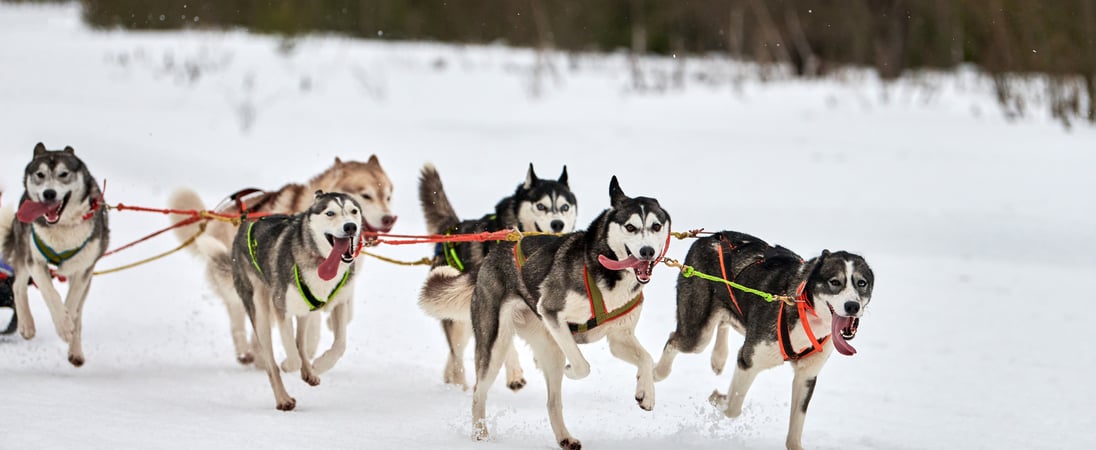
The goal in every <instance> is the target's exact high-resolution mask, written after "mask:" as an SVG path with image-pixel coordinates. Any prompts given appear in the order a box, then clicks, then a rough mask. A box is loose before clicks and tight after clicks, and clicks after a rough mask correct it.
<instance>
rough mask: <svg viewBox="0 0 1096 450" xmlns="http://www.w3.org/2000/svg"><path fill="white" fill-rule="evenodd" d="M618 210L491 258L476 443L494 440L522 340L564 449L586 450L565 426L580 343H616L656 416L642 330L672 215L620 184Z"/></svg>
mask: <svg viewBox="0 0 1096 450" xmlns="http://www.w3.org/2000/svg"><path fill="white" fill-rule="evenodd" d="M609 198H610V200H611V202H610V205H611V206H610V208H609V209H607V210H605V211H603V212H602V213H601V214H599V215H598V216H597V218H596V219H594V221H593V223H591V224H590V226H589V228H588V229H587V230H586V231H576V232H573V233H569V234H565V235H562V236H551V235H540V236H531V237H527V238H525V239H522V240H521V241H520V242H518V243H514V242H505V243H500V244H499V247H498V248H496V249H495V250H494V251H492V252H490V253H488V254H487V258H486V259H484V261H483V265H482V267H481V268H480V272H479V275H478V276H477V277H476V285H475V288H474V291H473V295H472V299H471V301H472V305H471V317H472V332H473V336H474V337H475V367H476V383H475V387H474V388H473V394H472V426H473V429H474V437H475V438H477V439H486V438H487V437H488V431H487V425H486V422H485V417H486V409H487V408H486V406H487V405H486V404H487V393H488V391H489V389H490V387H491V384H492V383H493V382H494V380H495V378H496V377H497V376H498V372H499V369H500V368H501V366H502V362H503V359H504V358H506V356H507V354H508V352H509V351H510V348H512V347H513V342H512V341H513V336H514V335H515V334H516V335H518V336H520V337H521V338H522V339H524V340H525V341H526V342H527V343H528V344H529V345H530V347H532V350H533V354H534V358H535V359H536V361H537V367H538V368H540V370H541V371H542V372H543V373H544V378H545V382H546V385H547V388H548V418H549V422H550V423H551V426H552V431H553V432H554V433H555V438H556V442H557V443H558V444H559V445H560V446H561V447H563V448H566V449H577V448H581V444H580V443H579V441H578V440H577V439H575V438H574V437H573V436H571V433H570V432H568V431H567V427H566V426H565V425H564V423H563V403H562V397H561V392H560V389H561V385H562V381H563V376H564V375H567V376H568V377H569V378H572V379H581V378H584V377H586V376H587V375H589V374H590V364H589V362H587V360H586V358H585V357H584V356H583V355H582V352H581V351H580V350H579V347H578V344H582V343H590V342H595V341H598V340H600V339H602V338H608V341H609V348H610V350H611V351H612V353H613V355H614V356H616V357H617V358H620V359H622V360H624V361H627V362H629V363H631V364H634V365H636V366H637V367H638V373H637V376H636V378H637V382H636V390H635V396H634V397H635V400H636V401H637V402H638V403H639V407H640V408H643V409H645V410H651V409H653V408H654V405H655V391H654V379H653V373H652V368H653V366H654V362H653V360H652V359H651V355H650V354H648V353H647V351H646V350H644V349H643V347H642V346H641V345H640V343H639V341H638V340H637V339H636V337H635V334H634V330H635V326H636V323H637V322H638V320H639V314H640V311H641V310H642V308H643V306H642V301H643V296H642V292H643V286H644V285H645V284H646V283H647V282H649V281H650V280H651V269H652V268H653V267H654V265H655V263H656V262H657V261H658V259H659V257H660V256H661V255H662V253H663V252H664V250H665V248H666V245H667V244H668V238H669V236H670V235H669V233H670V216H669V214H668V213H667V212H666V211H665V210H664V209H662V207H661V206H659V204H658V201H657V200H655V199H653V198H647V197H635V198H631V197H628V196H627V195H625V194H624V192H623V191H622V190H621V188H620V184H619V183H618V181H617V178H616V177H613V179H612V181H611V182H610V184H609Z"/></svg>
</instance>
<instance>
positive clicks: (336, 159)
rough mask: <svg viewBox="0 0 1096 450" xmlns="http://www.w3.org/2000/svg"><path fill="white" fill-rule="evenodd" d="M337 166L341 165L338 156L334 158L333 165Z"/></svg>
mask: <svg viewBox="0 0 1096 450" xmlns="http://www.w3.org/2000/svg"><path fill="white" fill-rule="evenodd" d="M339 164H342V158H339V157H338V156H336V157H335V165H336V166H337V165H339Z"/></svg>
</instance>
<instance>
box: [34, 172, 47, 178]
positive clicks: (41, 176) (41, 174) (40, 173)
mask: <svg viewBox="0 0 1096 450" xmlns="http://www.w3.org/2000/svg"><path fill="white" fill-rule="evenodd" d="M34 176H36V177H38V179H39V180H43V179H45V178H46V174H44V173H42V172H38V173H36V174H34Z"/></svg>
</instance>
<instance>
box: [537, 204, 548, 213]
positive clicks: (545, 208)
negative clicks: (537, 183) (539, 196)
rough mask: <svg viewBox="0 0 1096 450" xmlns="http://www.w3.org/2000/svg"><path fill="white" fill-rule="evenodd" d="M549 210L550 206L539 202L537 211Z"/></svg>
mask: <svg viewBox="0 0 1096 450" xmlns="http://www.w3.org/2000/svg"><path fill="white" fill-rule="evenodd" d="M547 210H548V207H547V206H544V204H543V203H537V211H547Z"/></svg>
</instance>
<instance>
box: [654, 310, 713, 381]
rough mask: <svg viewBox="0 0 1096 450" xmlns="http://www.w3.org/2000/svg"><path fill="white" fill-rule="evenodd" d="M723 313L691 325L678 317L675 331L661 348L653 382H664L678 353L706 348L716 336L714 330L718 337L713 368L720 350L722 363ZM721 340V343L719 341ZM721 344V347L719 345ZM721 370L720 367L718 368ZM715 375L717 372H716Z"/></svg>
mask: <svg viewBox="0 0 1096 450" xmlns="http://www.w3.org/2000/svg"><path fill="white" fill-rule="evenodd" d="M725 316H726V315H725V314H723V313H716V314H712V315H711V316H710V317H709V318H708V320H707V321H705V322H703V323H700V322H699V321H696V323H692V322H693V321H689V319H686V318H683V317H678V319H677V320H678V324H677V329H676V330H674V331H673V332H671V333H670V337H669V338H668V339H666V346H665V347H663V348H662V357H661V358H659V360H658V365H656V366H655V369H654V376H655V381H662V380H665V379H666V377H669V376H670V372H671V371H672V369H673V364H674V358H676V357H677V355H678V353H681V352H684V353H700V352H701V351H703V350H704V348H705V347H707V346H708V343H709V342H711V340H712V335H714V334H718V333H716V330H717V329H718V330H719V333H723V334H719V337H717V338H716V343H715V350H714V351H713V353H712V361H713V366H714V362H715V360H716V357H717V354H718V353H719V351H720V350H721V349H720V347H722V351H723V361H726V359H727V355H726V352H727V348H726V347H727V345H726V344H727V343H726V339H727V336H726V330H725V328H726V325H725V324H723V323H722V322H723V320H724V317H725ZM720 339H722V342H721V341H720ZM721 343H722V346H721V345H720V344H721ZM720 370H722V366H720ZM716 373H717V374H718V373H719V372H716Z"/></svg>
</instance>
